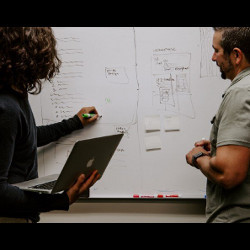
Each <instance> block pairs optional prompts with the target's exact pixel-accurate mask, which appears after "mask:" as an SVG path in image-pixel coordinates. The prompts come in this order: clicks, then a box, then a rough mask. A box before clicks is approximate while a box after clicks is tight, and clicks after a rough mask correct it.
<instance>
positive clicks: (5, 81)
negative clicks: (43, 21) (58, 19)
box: [0, 27, 61, 95]
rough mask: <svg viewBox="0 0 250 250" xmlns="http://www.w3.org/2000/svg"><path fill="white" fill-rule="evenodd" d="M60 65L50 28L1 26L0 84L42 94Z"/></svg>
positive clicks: (22, 91) (25, 93)
mask: <svg viewBox="0 0 250 250" xmlns="http://www.w3.org/2000/svg"><path fill="white" fill-rule="evenodd" d="M60 66H61V61H60V59H59V58H58V55H57V50H56V39H55V36H54V34H53V30H52V29H51V28H50V27H0V87H1V86H2V87H3V86H7V87H11V88H14V89H17V90H18V91H19V92H21V93H23V94H24V95H27V93H31V94H39V93H40V92H41V88H42V80H48V81H51V80H52V78H53V77H54V76H55V75H56V74H57V73H59V68H60Z"/></svg>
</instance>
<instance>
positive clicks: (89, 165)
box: [87, 158, 95, 168]
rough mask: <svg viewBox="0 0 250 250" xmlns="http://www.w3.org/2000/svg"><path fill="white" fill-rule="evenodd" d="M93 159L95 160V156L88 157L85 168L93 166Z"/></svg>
mask: <svg viewBox="0 0 250 250" xmlns="http://www.w3.org/2000/svg"><path fill="white" fill-rule="evenodd" d="M94 161H95V158H92V159H90V160H89V161H88V163H87V168H91V167H92V166H93V163H94Z"/></svg>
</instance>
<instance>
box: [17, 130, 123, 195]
mask: <svg viewBox="0 0 250 250" xmlns="http://www.w3.org/2000/svg"><path fill="white" fill-rule="evenodd" d="M123 135H124V134H117V135H109V136H104V137H99V138H93V139H88V140H82V141H78V142H76V143H75V145H74V147H73V149H72V151H71V153H70V155H69V157H68V159H67V161H66V163H65V165H64V167H63V169H62V171H61V173H60V174H59V176H58V175H53V176H48V177H42V178H37V179H35V180H31V181H28V182H23V183H19V184H14V185H15V186H17V187H19V188H21V189H24V190H29V191H34V192H45V193H52V194H54V193H58V192H61V191H65V190H67V189H68V188H70V187H71V186H72V185H73V184H74V182H75V181H76V180H77V178H78V177H79V176H80V175H81V174H85V175H86V176H87V177H89V176H90V175H91V173H92V172H93V171H94V170H98V173H99V174H100V175H101V177H102V176H103V174H104V172H105V170H106V168H107V166H108V164H109V162H110V160H111V158H112V157H113V155H114V153H115V150H116V148H117V146H118V145H119V143H120V141H121V139H122V137H123ZM57 177H58V178H57ZM48 178H49V181H50V182H51V181H52V179H53V178H54V179H55V180H56V181H55V184H54V187H53V189H52V190H50V191H49V190H40V189H37V188H36V186H37V184H38V183H39V185H40V184H42V181H44V182H46V181H47V179H48ZM41 180H42V181H41ZM27 184H28V186H27Z"/></svg>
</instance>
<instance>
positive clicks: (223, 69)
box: [218, 58, 233, 80]
mask: <svg viewBox="0 0 250 250" xmlns="http://www.w3.org/2000/svg"><path fill="white" fill-rule="evenodd" d="M218 66H219V65H218ZM219 67H220V72H221V78H222V79H223V80H226V79H227V78H228V77H229V74H230V72H232V71H233V64H232V61H231V60H230V59H229V58H228V61H227V67H225V64H223V65H221V66H219Z"/></svg>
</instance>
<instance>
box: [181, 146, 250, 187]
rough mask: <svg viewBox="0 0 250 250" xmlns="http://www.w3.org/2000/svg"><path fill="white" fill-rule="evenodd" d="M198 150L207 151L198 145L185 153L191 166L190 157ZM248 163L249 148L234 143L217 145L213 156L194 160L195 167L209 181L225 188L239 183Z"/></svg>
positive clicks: (245, 173) (249, 163) (249, 161)
mask: <svg viewBox="0 0 250 250" xmlns="http://www.w3.org/2000/svg"><path fill="white" fill-rule="evenodd" d="M198 152H203V153H207V151H206V150H204V148H203V147H201V146H198V147H195V148H193V149H192V150H191V151H190V152H189V153H188V154H187V155H186V160H187V162H188V164H190V165H191V166H193V163H192V157H193V155H194V154H196V153H198ZM249 165H250V149H249V148H247V147H243V146H234V145H229V146H222V147H218V148H217V151H216V156H215V157H210V156H203V157H200V158H198V159H197V161H196V167H197V168H199V169H200V171H201V172H202V173H203V174H204V175H205V176H206V177H207V178H208V179H209V180H210V181H212V182H214V183H217V184H219V185H221V186H222V187H223V188H225V189H232V188H234V187H236V186H238V185H240V184H241V183H242V182H243V181H244V179H245V178H246V176H247V171H248V168H249Z"/></svg>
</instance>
